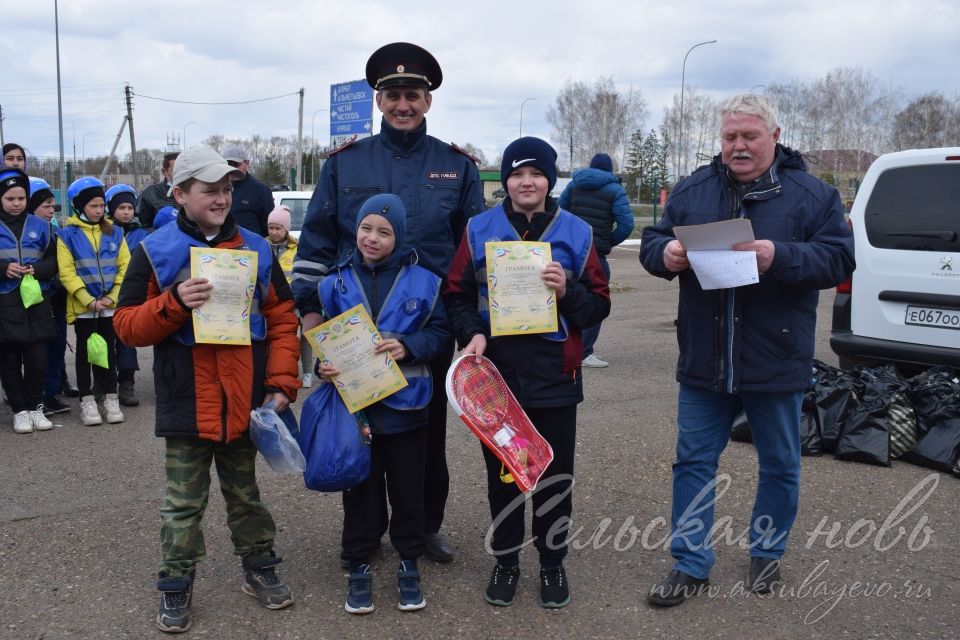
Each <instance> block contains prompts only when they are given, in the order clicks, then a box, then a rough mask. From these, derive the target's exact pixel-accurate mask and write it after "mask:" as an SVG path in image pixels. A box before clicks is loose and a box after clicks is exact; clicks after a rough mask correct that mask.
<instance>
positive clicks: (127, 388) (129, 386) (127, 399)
mask: <svg viewBox="0 0 960 640" xmlns="http://www.w3.org/2000/svg"><path fill="white" fill-rule="evenodd" d="M117 396H118V397H119V399H120V404H122V405H123V406H125V407H136V406H139V405H140V398H138V397H137V392H136V391H135V390H134V388H133V380H121V381H120V382H118V383H117Z"/></svg>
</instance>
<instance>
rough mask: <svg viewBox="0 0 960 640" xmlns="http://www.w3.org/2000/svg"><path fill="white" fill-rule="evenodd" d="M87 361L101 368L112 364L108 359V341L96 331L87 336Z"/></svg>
mask: <svg viewBox="0 0 960 640" xmlns="http://www.w3.org/2000/svg"><path fill="white" fill-rule="evenodd" d="M87 362H89V363H90V364H92V365H95V366H97V367H100V368H101V369H107V368H108V367H109V366H110V365H109V364H108V361H107V341H106V340H104V339H103V336H101V335H100V334H99V333H97V332H96V331H94V332H93V333H91V334H90V337H89V338H87Z"/></svg>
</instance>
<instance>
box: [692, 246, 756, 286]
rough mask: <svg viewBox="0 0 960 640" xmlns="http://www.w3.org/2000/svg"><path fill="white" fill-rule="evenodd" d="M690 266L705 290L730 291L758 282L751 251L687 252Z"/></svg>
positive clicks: (754, 256)
mask: <svg viewBox="0 0 960 640" xmlns="http://www.w3.org/2000/svg"><path fill="white" fill-rule="evenodd" d="M687 259H688V260H690V266H691V267H693V272H694V273H695V274H696V275H697V280H699V281H700V286H701V287H702V288H703V289H704V290H706V289H730V288H732V287H742V286H744V285H748V284H756V283H757V282H760V276H759V274H758V273H757V254H755V253H754V252H753V251H687Z"/></svg>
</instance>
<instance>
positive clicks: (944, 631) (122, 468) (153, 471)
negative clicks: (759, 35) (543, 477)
mask: <svg viewBox="0 0 960 640" xmlns="http://www.w3.org/2000/svg"><path fill="white" fill-rule="evenodd" d="M612 257H613V260H612V269H613V276H612V288H613V290H614V294H613V312H612V315H611V317H610V319H609V320H608V321H607V322H606V323H605V324H604V328H603V332H602V334H601V337H600V340H599V342H598V345H597V352H598V354H599V355H600V356H602V357H603V358H604V359H606V360H608V361H609V362H610V367H609V368H607V369H602V370H587V371H585V372H584V376H585V379H586V393H587V400H586V401H585V402H584V403H583V404H582V405H581V407H580V419H579V427H578V434H577V436H578V437H577V444H578V451H577V474H576V480H577V482H576V489H575V493H574V519H575V528H576V529H578V532H577V533H576V535H575V543H574V549H573V550H572V551H571V553H570V556H569V558H568V560H567V563H566V565H567V572H568V578H569V581H570V585H571V590H572V598H573V599H572V602H571V604H570V605H569V606H568V607H566V608H565V609H562V610H545V609H542V608H540V606H539V605H538V592H537V569H538V567H537V562H536V556H535V553H534V552H533V551H532V549H530V550H527V551H525V552H524V553H523V556H522V560H521V569H522V571H521V581H520V585H519V589H518V594H517V599H516V602H515V604H514V606H512V607H509V608H499V607H492V606H490V605H488V604H486V603H485V602H484V600H483V589H484V587H485V585H486V581H487V577H488V575H489V571H490V569H491V567H492V560H491V558H490V557H489V556H488V555H487V554H486V553H485V551H484V542H483V539H484V535H485V533H486V530H487V527H488V525H489V515H488V510H487V505H486V498H485V486H484V475H483V464H482V460H481V455H480V445H479V443H478V442H477V441H476V439H475V438H474V436H473V435H472V434H471V433H470V432H469V431H468V430H467V429H466V428H465V427H463V426H462V425H461V424H460V423H459V422H458V421H457V420H456V418H454V417H453V416H452V415H451V417H450V421H449V437H448V446H447V449H448V458H449V463H450V467H451V472H452V476H453V478H452V482H451V495H450V503H449V505H448V509H447V520H446V522H445V524H444V531H445V532H446V533H447V534H448V535H449V537H450V539H451V541H452V543H453V546H454V547H455V551H456V559H455V560H454V562H452V563H450V564H447V565H438V564H434V563H432V562H430V561H427V560H422V561H421V571H422V573H423V585H424V590H425V593H426V598H427V607H426V609H424V610H422V611H420V612H410V613H404V612H400V611H398V610H397V609H396V594H395V582H394V580H395V578H394V573H395V571H396V564H397V557H396V554H395V552H394V551H393V550H392V549H390V548H389V545H385V550H384V551H382V552H381V554H380V555H379V556H378V557H376V558H375V559H374V563H373V564H374V572H375V576H376V577H375V582H374V589H375V592H374V597H375V602H376V605H377V610H376V611H375V612H374V613H373V614H371V615H368V616H362V617H358V616H352V615H350V614H347V613H346V612H344V610H343V602H344V597H345V588H346V576H345V574H344V572H343V571H342V570H341V569H340V568H339V565H338V551H339V534H340V522H341V507H340V498H339V496H338V495H336V494H334V495H328V494H318V493H314V492H310V491H306V490H305V489H304V488H303V484H302V482H301V481H300V479H299V478H298V477H296V476H279V475H275V474H273V473H272V472H271V471H270V470H269V469H268V468H267V467H266V465H265V464H264V465H261V466H260V469H261V474H260V478H261V479H260V486H261V488H262V491H263V495H264V499H265V500H266V502H267V504H268V505H269V506H270V508H271V510H272V512H273V514H274V516H275V518H276V520H277V523H278V525H279V529H280V530H279V533H278V540H277V547H278V551H279V552H280V553H281V555H283V556H284V558H285V562H284V563H283V565H282V574H283V576H284V577H285V579H286V580H287V582H288V583H289V584H290V586H291V588H292V590H293V593H294V595H295V597H296V599H297V602H296V605H295V606H293V607H291V608H289V609H287V610H283V611H267V610H265V609H261V608H259V607H258V606H257V605H256V603H255V601H254V600H253V599H251V598H250V597H248V596H246V595H244V594H243V593H242V592H241V591H240V588H239V587H240V582H241V570H240V563H239V561H238V559H237V558H235V557H234V556H233V555H232V547H231V544H230V541H229V534H228V531H227V528H226V524H225V518H224V509H223V500H222V498H221V497H220V496H219V493H218V492H217V491H215V490H214V491H213V492H212V493H211V496H212V497H211V501H210V507H209V509H208V511H207V514H206V517H205V523H204V524H205V532H206V540H207V547H208V558H207V560H206V561H205V562H204V563H202V565H201V566H200V569H199V572H198V581H197V585H196V589H195V595H194V627H193V629H192V630H191V631H190V632H189V636H190V637H197V638H224V639H226V638H230V639H231V640H240V639H246V638H310V639H312V640H315V639H323V638H367V637H376V638H381V639H382V638H399V637H410V636H414V635H415V636H416V637H419V638H448V637H455V638H491V637H498V638H511V639H517V640H520V639H526V638H531V639H533V638H536V639H539V638H600V637H604V638H627V637H638V638H640V637H642V638H656V637H670V638H744V637H748V636H749V637H763V638H805V639H811V638H845V637H846V638H870V637H878V638H948V637H958V636H960V633H958V631H957V630H956V629H957V622H956V621H957V620H958V619H960V610H958V604H960V587H958V583H957V580H956V576H957V575H958V574H960V559H958V558H960V554H958V553H957V549H958V548H960V526H958V509H960V507H958V505H960V482H958V481H957V480H956V479H954V478H952V477H950V476H946V475H942V474H936V473H933V472H930V471H928V470H925V469H923V468H920V467H916V466H912V465H909V464H906V463H894V465H893V466H892V467H891V468H880V467H873V466H867V465H863V464H858V463H851V462H840V461H837V460H835V459H833V458H832V457H830V456H825V457H821V458H804V460H803V481H802V482H803V485H802V492H801V506H800V513H799V517H798V519H797V522H796V525H795V527H794V530H793V533H792V536H791V539H790V548H789V551H788V554H787V555H786V556H785V558H784V578H785V580H786V585H785V587H784V589H783V590H782V591H781V592H779V593H777V594H775V595H774V596H772V597H765V598H758V597H755V596H745V595H743V594H742V593H741V592H739V590H738V589H737V583H738V582H739V581H741V580H743V579H745V575H746V571H747V565H748V559H747V552H746V551H745V550H743V549H741V548H740V546H739V544H738V543H737V540H738V538H739V536H740V535H741V533H742V532H743V531H744V530H745V529H746V527H747V526H748V523H749V517H750V510H751V507H752V502H753V494H754V491H755V486H756V458H755V453H754V450H753V449H752V447H751V446H749V445H744V444H739V443H732V444H731V445H730V446H729V447H728V449H727V451H726V452H725V454H724V456H723V459H722V462H721V473H722V474H727V476H728V477H729V479H730V480H729V487H728V489H727V490H726V492H725V493H724V494H723V495H722V496H721V497H720V498H719V500H718V503H717V518H718V521H719V520H720V519H722V518H725V519H727V521H729V526H728V527H726V528H724V529H723V532H724V537H723V539H722V540H721V541H720V542H719V545H718V551H717V565H716V567H715V568H714V571H713V573H712V575H711V579H712V583H713V585H714V588H715V592H714V593H712V594H711V595H710V596H709V597H707V596H704V597H698V598H694V599H692V600H690V601H688V602H687V603H685V604H684V605H682V606H681V607H678V608H674V609H667V610H657V609H652V608H650V607H649V606H648V605H647V604H646V599H645V594H646V592H647V590H648V589H649V586H650V584H652V583H653V582H655V581H657V580H659V579H660V578H661V577H662V576H663V575H665V574H666V573H667V572H668V570H669V568H670V564H671V559H670V557H669V554H668V553H667V552H666V551H665V550H664V540H665V538H666V535H667V533H668V531H667V524H666V522H667V521H668V520H669V517H670V486H671V477H670V465H671V462H672V459H673V450H674V444H675V429H676V427H675V406H674V405H675V397H676V390H677V385H676V382H675V380H674V377H673V370H674V366H675V362H676V341H675V339H674V327H673V319H674V316H675V308H676V301H677V288H676V285H675V284H673V283H668V282H665V281H662V280H658V279H655V278H652V277H650V276H648V275H647V274H646V273H645V272H644V271H643V270H642V269H641V267H640V265H639V263H638V261H637V254H636V251H635V250H633V249H631V248H623V249H617V250H615V251H614V254H613V256H612ZM831 301H832V293H830V292H825V293H824V295H823V297H822V302H821V309H820V327H819V331H818V349H817V354H818V357H819V358H820V359H822V360H824V361H826V362H829V363H832V364H836V358H835V356H833V354H832V353H831V352H830V350H829V346H828V342H827V340H828V336H829V322H830V303H831ZM140 353H141V367H142V368H143V371H142V372H141V373H140V377H139V382H138V389H139V391H140V393H141V396H142V399H143V404H142V405H141V406H140V407H138V408H134V409H126V414H127V421H126V422H125V423H124V424H121V425H105V426H101V427H83V426H80V423H79V409H78V408H77V407H75V409H74V411H73V413H72V414H67V415H66V417H63V416H60V417H59V422H61V423H62V424H63V427H62V428H57V429H54V430H53V431H49V432H45V433H34V434H30V435H16V434H14V433H13V431H12V429H11V428H9V425H10V424H12V417H11V415H10V412H9V409H7V408H4V409H3V410H0V423H2V424H3V425H5V427H4V428H3V429H2V430H0V451H2V454H0V455H2V460H3V462H2V466H0V486H2V487H3V500H2V501H0V586H2V592H3V597H2V598H0V638H45V639H59V638H152V637H162V636H164V634H162V633H160V632H159V631H156V629H155V628H154V624H153V618H154V616H155V614H156V607H157V605H158V596H157V592H156V591H155V585H154V579H155V571H156V564H157V559H158V553H159V544H158V542H159V526H160V517H159V508H160V503H161V496H162V493H163V466H162V464H163V456H162V442H161V441H160V440H159V439H157V438H155V437H154V436H153V418H154V412H153V392H152V378H151V374H150V368H151V364H152V362H151V356H150V352H149V350H141V352H140ZM71 377H72V376H71ZM428 481H429V479H428ZM215 487H216V479H215V478H214V488H215ZM911 491H913V493H914V495H913V497H907V496H908V494H910V493H911ZM905 497H906V505H908V506H906V507H901V508H900V509H899V511H898V503H901V501H902V500H904V499H905ZM898 514H899V515H898ZM885 520H886V521H888V522H887V526H886V527H884V522H885ZM598 530H599V533H598Z"/></svg>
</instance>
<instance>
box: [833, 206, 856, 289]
mask: <svg viewBox="0 0 960 640" xmlns="http://www.w3.org/2000/svg"><path fill="white" fill-rule="evenodd" d="M847 224H848V225H850V231H853V220H851V219H850V218H847ZM852 292H853V274H851V275H850V277H849V278H847V279H846V280H844V281H843V282H841V283H840V284H838V285H837V293H846V294H850V293H852Z"/></svg>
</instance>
